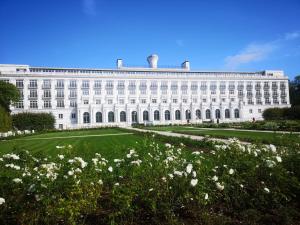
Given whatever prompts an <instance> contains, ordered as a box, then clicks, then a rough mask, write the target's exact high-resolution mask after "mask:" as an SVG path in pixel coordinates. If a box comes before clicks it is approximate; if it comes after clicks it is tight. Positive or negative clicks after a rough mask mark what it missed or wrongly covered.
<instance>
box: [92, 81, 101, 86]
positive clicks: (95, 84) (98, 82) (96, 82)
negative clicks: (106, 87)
mask: <svg viewBox="0 0 300 225" xmlns="http://www.w3.org/2000/svg"><path fill="white" fill-rule="evenodd" d="M94 88H101V80H95V83H94Z"/></svg>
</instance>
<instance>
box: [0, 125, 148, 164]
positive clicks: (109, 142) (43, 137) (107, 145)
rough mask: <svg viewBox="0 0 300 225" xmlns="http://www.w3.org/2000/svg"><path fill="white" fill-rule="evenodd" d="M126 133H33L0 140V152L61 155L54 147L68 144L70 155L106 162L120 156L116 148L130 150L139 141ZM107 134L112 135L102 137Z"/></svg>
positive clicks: (108, 131)
mask: <svg viewBox="0 0 300 225" xmlns="http://www.w3.org/2000/svg"><path fill="white" fill-rule="evenodd" d="M128 133H130V132H129V131H123V130H121V129H116V128H111V129H95V130H80V131H65V132H50V133H45V134H36V135H30V136H26V137H20V138H15V139H11V140H2V141H0V153H2V154H4V153H10V152H12V151H13V150H14V149H20V150H21V149H25V150H29V151H30V152H31V153H32V154H34V155H44V156H54V155H57V154H60V153H62V152H64V149H58V148H56V146H67V145H72V147H73V148H72V149H71V151H72V152H70V153H72V154H74V155H78V156H81V157H83V156H84V157H85V158H90V157H91V156H94V155H95V153H96V152H98V153H101V154H103V155H104V156H105V157H107V158H109V159H110V158H114V157H118V156H120V155H122V152H120V149H127V148H132V147H134V146H135V145H136V142H137V141H141V140H142V139H143V138H142V136H138V135H133V134H128ZM110 134H112V135H111V136H105V135H110ZM94 135H95V136H94ZM97 135H98V136H97ZM101 135H103V136H101Z"/></svg>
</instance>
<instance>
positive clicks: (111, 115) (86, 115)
mask: <svg viewBox="0 0 300 225" xmlns="http://www.w3.org/2000/svg"><path fill="white" fill-rule="evenodd" d="M119 116H120V122H126V120H127V119H126V118H127V117H126V112H125V111H121V112H120V115H119ZM174 116H175V120H181V112H180V110H176V111H175V112H174ZM195 116H196V119H201V118H202V114H201V111H200V110H199V109H198V110H196V111H195ZM224 116H225V118H226V119H229V118H232V117H231V115H230V110H229V109H225V111H224ZM203 118H205V119H211V110H210V109H207V110H205V116H204V117H203ZM215 118H216V119H220V118H221V111H220V110H219V109H216V110H215ZM234 118H236V119H237V118H240V111H239V109H235V110H234ZM95 119H96V123H102V122H103V120H102V113H101V112H97V113H96V118H95ZM107 119H108V122H109V123H112V122H115V113H114V112H112V111H111V112H109V113H108V118H107ZM153 119H154V121H159V120H160V119H161V115H160V112H159V111H158V110H155V111H154V112H153ZM164 119H165V120H166V121H169V120H171V112H170V111H169V110H165V111H164ZM185 119H186V120H190V119H191V111H190V110H186V111H185ZM143 121H149V112H148V111H147V110H145V111H143ZM90 122H91V120H90V113H89V112H85V113H83V123H90ZM131 122H132V123H137V122H138V113H137V112H136V111H133V112H131Z"/></svg>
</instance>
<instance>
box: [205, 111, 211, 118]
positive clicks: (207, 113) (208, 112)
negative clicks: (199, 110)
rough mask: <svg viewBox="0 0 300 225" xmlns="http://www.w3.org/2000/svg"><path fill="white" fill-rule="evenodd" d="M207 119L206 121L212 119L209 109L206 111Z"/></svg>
mask: <svg viewBox="0 0 300 225" xmlns="http://www.w3.org/2000/svg"><path fill="white" fill-rule="evenodd" d="M205 117H206V119H210V110H209V109H207V110H206V111H205Z"/></svg>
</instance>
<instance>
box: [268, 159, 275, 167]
mask: <svg viewBox="0 0 300 225" xmlns="http://www.w3.org/2000/svg"><path fill="white" fill-rule="evenodd" d="M266 163H267V166H268V167H269V168H273V167H274V166H275V165H276V163H275V162H274V161H272V160H266Z"/></svg>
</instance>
